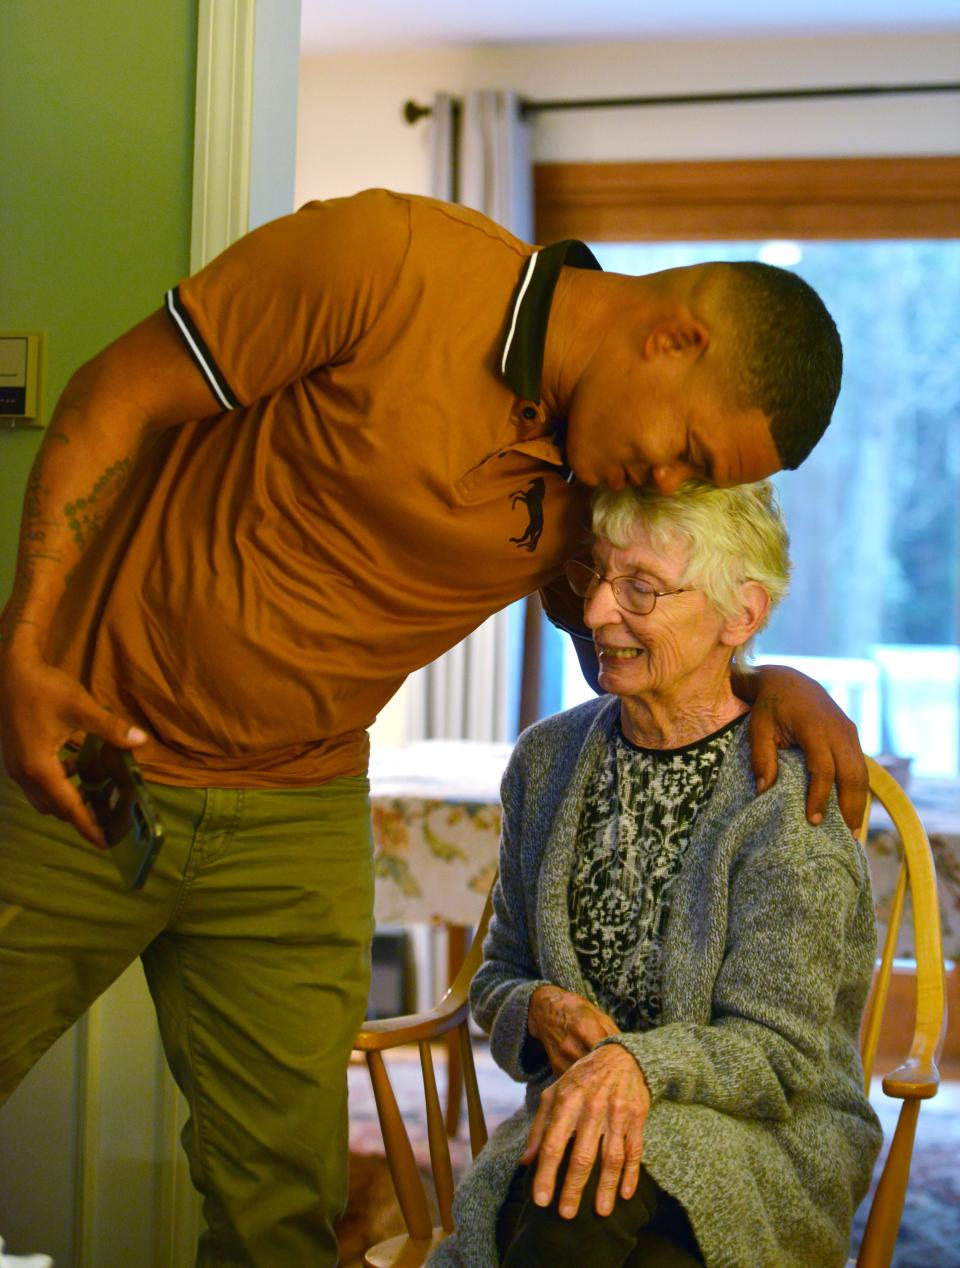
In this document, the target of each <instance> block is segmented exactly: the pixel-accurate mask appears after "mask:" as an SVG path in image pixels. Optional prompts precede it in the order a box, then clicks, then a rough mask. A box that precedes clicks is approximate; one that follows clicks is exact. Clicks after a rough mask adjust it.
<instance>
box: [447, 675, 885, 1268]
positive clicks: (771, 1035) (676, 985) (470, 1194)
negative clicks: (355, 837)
mask: <svg viewBox="0 0 960 1268" xmlns="http://www.w3.org/2000/svg"><path fill="white" fill-rule="evenodd" d="M619 707H620V702H619V700H618V699H616V698H610V697H606V698H600V699H598V700H593V701H590V702H589V703H587V704H585V705H581V706H580V707H579V708H576V709H572V710H569V711H568V712H566V713H562V714H558V715H556V716H555V717H552V718H548V719H547V720H546V721H544V722H540V723H538V724H537V725H536V726H533V727H531V728H530V729H529V730H528V731H526V732H525V733H524V734H523V735H522V736H521V737H520V739H519V741H518V742H517V746H516V749H515V751H514V753H513V756H512V758H511V761H510V764H509V766H508V768H507V772H506V774H505V776H504V780H503V787H502V798H503V840H502V845H501V851H500V879H499V881H498V883H497V887H496V890H495V894H494V899H495V902H494V916H493V920H492V921H491V925H490V931H489V934H488V936H487V940H486V942H485V944H484V954H485V959H484V963H483V965H482V966H481V968H480V970H479V971H478V973H477V975H476V977H475V979H474V983H473V989H472V992H471V1003H472V1007H473V1012H474V1015H475V1017H476V1018H477V1020H478V1022H479V1023H480V1025H481V1026H483V1027H484V1029H485V1030H487V1031H489V1034H490V1049H491V1052H492V1054H493V1056H494V1058H495V1060H496V1061H497V1062H498V1064H499V1065H501V1066H502V1067H503V1069H504V1070H506V1071H507V1072H508V1073H509V1074H510V1075H512V1077H513V1078H515V1079H517V1080H518V1081H520V1082H524V1083H526V1084H527V1093H526V1104H525V1105H524V1106H523V1108H521V1109H520V1110H519V1111H518V1112H517V1113H516V1114H515V1115H514V1116H513V1117H512V1118H510V1119H508V1120H507V1121H506V1122H505V1123H502V1124H501V1125H500V1127H499V1128H498V1129H497V1130H496V1131H495V1132H494V1134H493V1135H492V1137H491V1138H490V1140H489V1142H488V1143H487V1145H486V1147H485V1148H484V1150H483V1151H482V1153H481V1154H480V1156H479V1157H478V1158H477V1160H476V1162H475V1163H474V1165H473V1167H472V1169H471V1171H470V1172H469V1173H468V1175H467V1176H466V1177H465V1178H464V1180H463V1183H462V1184H461V1185H460V1188H459V1190H458V1192H457V1196H456V1200H455V1205H454V1220H455V1225H456V1232H455V1233H454V1234H453V1235H452V1236H451V1237H449V1238H447V1240H446V1241H444V1242H443V1243H442V1244H441V1245H440V1247H439V1248H438V1249H437V1250H436V1251H435V1252H434V1254H433V1256H432V1257H431V1259H430V1261H429V1262H430V1264H431V1265H432V1268H448V1266H453V1265H456V1266H457V1268H493V1266H494V1265H496V1264H497V1262H498V1258H497V1251H496V1241H495V1225H496V1216H497V1212H498V1211H499V1208H500V1206H501V1204H502V1202H503V1200H504V1198H505V1196H506V1192H507V1188H508V1186H509V1183H510V1179H511V1177H512V1175H513V1173H514V1171H515V1169H516V1167H517V1165H518V1160H519V1158H520V1155H521V1153H522V1152H523V1149H524V1146H525V1143H526V1139H527V1133H528V1131H529V1129H530V1124H531V1122H532V1119H533V1114H534V1112H535V1109H536V1106H537V1103H538V1100H539V1097H540V1093H541V1092H542V1090H543V1088H544V1087H545V1086H546V1085H547V1084H548V1083H549V1082H550V1081H551V1078H552V1076H551V1072H550V1068H549V1065H548V1064H547V1061H546V1055H545V1053H544V1050H543V1048H542V1046H541V1045H540V1044H538V1043H537V1042H536V1041H534V1040H532V1039H531V1038H530V1036H529V1034H528V1032H527V1011H528V1008H529V1004H530V996H531V995H532V993H533V991H534V990H535V989H536V988H537V987H538V986H541V985H543V984H544V983H547V982H553V983H555V984H556V985H558V986H561V987H563V988H564V989H566V990H570V991H576V992H578V993H579V994H581V995H583V996H585V997H586V998H588V999H590V998H592V996H591V991H590V987H589V985H588V984H587V982H586V981H585V980H584V979H583V977H582V975H581V972H580V969H579V965H578V961H577V956H576V953H575V951H574V948H573V945H572V943H571V939H570V934H569V917H568V908H567V886H568V879H569V876H570V871H571V864H572V858H573V849H574V843H575V835H576V827H577V822H578V819H579V812H580V806H581V802H582V798H583V791H584V787H585V783H586V779H587V776H588V773H589V771H590V770H591V768H592V767H593V766H594V764H595V763H596V761H597V760H598V759H599V754H600V752H601V749H602V746H603V745H604V744H606V743H607V742H608V741H609V738H610V735H611V734H612V733H613V731H614V729H615V727H616V726H617V722H618V717H619ZM805 796H806V770H805V767H804V765H803V761H802V759H801V757H800V755H799V754H797V753H795V752H783V753H781V755H780V774H779V777H778V779H777V782H776V784H775V785H774V787H773V788H772V789H770V790H769V791H768V792H766V793H765V794H764V795H763V796H762V797H759V798H758V797H756V796H755V790H754V785H753V777H752V775H751V772H750V766H749V758H748V750H747V743H746V735H745V734H741V736H740V737H738V738H737V739H736V740H735V741H734V743H733V744H731V746H730V748H729V750H728V752H727V754H726V756H725V758H724V761H723V764H722V766H721V769H720V773H719V775H718V777H717V781H716V784H715V785H714V791H713V793H712V795H711V797H710V799H709V801H708V802H707V804H706V805H704V806H703V807H702V808H701V810H700V812H699V814H698V817H697V820H696V822H695V824H694V828H693V832H692V835H691V838H690V842H689V846H688V848H687V852H686V855H685V858H684V862H683V865H682V868H681V872H680V874H679V876H678V877H677V879H676V881H675V883H674V886H673V889H672V891H671V906H670V911H669V915H668V919H667V924H666V928H665V931H664V948H663V974H664V976H663V1011H662V1021H661V1024H660V1025H659V1026H657V1027H656V1028H655V1029H653V1030H648V1031H643V1032H635V1033H628V1034H624V1035H622V1036H618V1037H615V1038H614V1039H611V1040H604V1042H619V1043H622V1044H623V1045H624V1047H626V1048H627V1049H628V1051H630V1052H631V1053H632V1054H633V1055H634V1056H635V1057H636V1059H637V1062H638V1063H639V1065H640V1067H641V1069H642V1070H643V1073H644V1076H645V1078H646V1081H647V1084H648V1085H649V1088H650V1095H651V1102H652V1103H651V1107H650V1113H649V1116H648V1118H647V1123H646V1132H645V1144H644V1156H643V1162H644V1165H645V1166H646V1168H647V1170H648V1171H649V1173H650V1174H651V1175H652V1177H653V1178H654V1180H656V1182H657V1183H658V1184H659V1185H660V1186H661V1187H662V1188H663V1189H665V1190H666V1191H667V1192H668V1193H671V1194H673V1195H674V1197H676V1198H677V1199H678V1200H679V1201H680V1202H681V1203H682V1204H683V1206H684V1207H685V1209H686V1211H687V1214H688V1216H689V1218H690V1222H691V1224H692V1225H693V1229H694V1232H695V1234H696V1237H697V1241H698V1243H699V1245H700V1249H701V1253H702V1254H703V1257H704V1259H705V1261H706V1263H707V1264H708V1265H710V1266H716V1268H830V1266H831V1265H840V1264H843V1263H844V1262H845V1261H846V1257H847V1248H848V1243H849V1238H850V1226H851V1223H852V1220H853V1214H854V1211H855V1210H856V1207H857V1205H858V1204H859V1203H860V1201H861V1199H862V1198H863V1196H864V1194H865V1193H866V1191H867V1187H868V1184H869V1180H870V1174H871V1171H872V1168H873V1163H874V1161H875V1159H876V1156H877V1152H878V1150H879V1148H880V1141H881V1132H880V1126H879V1123H878V1121H877V1118H876V1115H875V1114H874V1112H873V1110H872V1109H871V1107H870V1105H869V1103H868V1101H867V1100H866V1098H865V1097H864V1095H863V1091H862V1083H863V1075H862V1070H861V1065H860V1058H859V1053H858V1047H857V1034H858V1028H859V1023H860V1015H861V1012H862V1010H863V1005H864V1002H865V999H866V994H867V988H868V985H869V982H870V975H871V971H872V968H873V962H874V957H875V953H876V929H875V925H874V914H873V902H872V898H871V893H870V883H869V878H868V873H867V868H866V863H865V860H864V857H863V852H862V850H861V849H860V847H859V845H858V844H857V842H856V841H855V840H854V839H853V838H852V837H851V835H850V833H849V832H848V831H847V828H846V827H845V825H844V823H843V819H842V817H841V815H840V812H839V809H838V807H837V804H836V799H835V798H831V802H830V805H829V808H828V810H827V813H826V816H825V819H824V822H823V824H822V825H821V826H819V827H813V826H811V825H810V824H809V823H808V822H807V820H806V817H805V813H804V802H805Z"/></svg>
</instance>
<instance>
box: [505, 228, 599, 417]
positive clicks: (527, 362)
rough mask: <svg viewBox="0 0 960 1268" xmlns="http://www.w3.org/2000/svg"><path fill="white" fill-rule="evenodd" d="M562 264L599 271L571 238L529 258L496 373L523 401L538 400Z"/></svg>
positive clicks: (594, 260) (591, 256)
mask: <svg viewBox="0 0 960 1268" xmlns="http://www.w3.org/2000/svg"><path fill="white" fill-rule="evenodd" d="M565 264H568V265H571V266H572V267H573V268H577V269H599V268H600V263H599V261H598V260H597V258H596V256H595V255H594V254H593V252H592V251H591V250H590V248H589V247H587V246H584V244H583V243H582V242H577V241H576V239H574V238H568V239H566V240H565V241H563V242H555V243H553V245H552V246H549V247H543V249H542V250H540V251H535V252H534V254H533V255H531V257H530V259H529V260H528V261H527V264H526V267H525V268H524V270H523V274H522V276H521V278H520V284H519V286H518V287H517V293H516V296H515V298H514V301H513V308H512V309H511V313H510V324H509V326H508V328H507V338H506V342H505V343H504V345H503V356H502V358H501V361H500V371H501V373H502V374H503V377H504V378H505V379H506V381H507V383H508V384H509V385H510V387H511V388H512V389H513V390H514V392H516V393H517V395H518V396H521V397H523V399H524V400H527V401H536V402H537V403H539V401H540V376H541V374H542V372H543V350H544V346H545V344H546V342H547V323H548V321H549V320H550V304H551V301H552V300H553V292H554V288H555V287H556V285H557V278H558V277H559V276H560V270H561V269H562V268H563V266H564V265H565Z"/></svg>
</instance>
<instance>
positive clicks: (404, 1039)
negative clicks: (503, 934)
mask: <svg viewBox="0 0 960 1268" xmlns="http://www.w3.org/2000/svg"><path fill="white" fill-rule="evenodd" d="M492 909H493V908H492V900H491V896H490V894H488V895H487V901H486V902H485V903H484V907H483V913H482V914H481V916H480V923H479V925H477V931H476V933H475V934H474V938H473V942H472V943H471V944H470V950H469V951H468V952H467V954H466V957H465V959H464V961H463V964H461V966H460V971H459V972H458V973H457V976H456V977H455V978H454V979H453V983H452V984H451V986H450V989H449V990H448V991H447V993H446V995H444V997H443V999H442V1000H441V1001H440V1003H439V1004H437V1005H436V1006H435V1007H434V1008H429V1009H427V1011H426V1012H423V1013H407V1014H406V1015H405V1016H403V1017H383V1018H380V1019H379V1020H377V1021H365V1022H364V1023H363V1027H362V1029H361V1030H360V1033H359V1034H358V1035H357V1037H356V1039H355V1040H354V1041H353V1047H354V1051H358V1052H376V1051H378V1050H380V1049H384V1048H398V1047H400V1045H401V1044H405V1043H419V1042H420V1041H421V1040H425V1039H435V1038H436V1037H437V1036H438V1035H445V1034H446V1033H447V1031H448V1030H453V1029H454V1028H455V1027H456V1026H459V1025H460V1024H461V1022H464V1021H466V1019H467V1017H468V1016H469V1014H470V983H471V982H472V981H473V976H474V974H475V973H476V971H477V969H478V968H479V967H480V961H481V960H482V959H483V940H484V938H485V937H486V934H487V925H488V924H489V923H490V914H491V911H492Z"/></svg>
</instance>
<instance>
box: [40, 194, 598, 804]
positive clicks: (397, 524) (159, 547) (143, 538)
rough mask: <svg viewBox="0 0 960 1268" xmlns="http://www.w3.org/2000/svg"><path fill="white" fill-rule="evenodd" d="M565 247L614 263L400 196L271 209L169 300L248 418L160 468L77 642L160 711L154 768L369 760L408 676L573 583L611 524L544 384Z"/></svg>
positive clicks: (116, 687) (162, 460)
mask: <svg viewBox="0 0 960 1268" xmlns="http://www.w3.org/2000/svg"><path fill="white" fill-rule="evenodd" d="M565 262H566V263H567V264H574V265H576V266H578V267H597V265H596V261H595V260H593V257H592V256H591V255H590V253H589V252H588V251H587V249H586V248H585V247H583V246H582V244H580V243H562V244H557V246H555V247H551V248H547V249H546V250H544V251H541V252H537V250H536V248H534V247H531V246H528V245H526V244H525V243H523V242H520V241H518V240H517V239H516V238H514V237H513V236H512V235H510V234H509V233H507V232H506V231H505V230H503V229H501V228H499V227H498V226H496V225H494V224H493V223H491V222H490V221H489V220H487V219H486V218H485V217H483V216H481V215H479V214H477V213H474V212H472V211H469V210H466V209H464V208H462V207H457V206H451V205H449V204H445V203H439V202H434V201H432V200H429V199H422V198H416V197H408V196H401V195H397V194H392V193H388V192H386V191H383V190H374V191H368V192H366V193H363V194H359V195H356V196H355V197H352V198H347V199H338V200H334V201H330V202H318V203H311V204H309V205H308V206H306V207H304V208H303V209H302V210H301V211H299V212H297V213H296V214H295V215H292V216H287V217H285V218H283V219H281V220H278V221H274V222H273V223H271V224H268V225H265V226H264V227H263V228H261V229H258V230H256V231H254V232H253V233H251V234H248V235H247V236H246V237H245V238H243V239H241V241H239V242H237V243H236V244H235V245H233V246H232V247H230V248H229V249H228V250H227V251H225V252H224V253H223V254H222V255H221V256H219V257H218V258H217V259H215V260H214V261H213V262H212V263H211V264H209V265H208V266H207V267H206V268H204V269H203V270H201V272H199V273H198V274H196V276H194V277H191V278H189V279H187V280H186V281H183V282H181V284H180V285H179V287H177V288H176V289H175V290H174V291H172V292H171V293H170V294H169V296H168V297H167V307H168V310H169V313H170V316H171V320H173V321H175V322H176V324H177V328H178V329H179V331H180V333H181V335H182V337H183V339H184V341H185V344H186V346H187V347H188V348H189V350H190V353H191V355H192V356H193V358H194V359H195V361H196V363H197V365H198V366H199V368H200V369H201V371H202V373H203V374H204V375H205V377H206V378H207V381H208V383H209V384H210V388H211V391H212V392H213V393H214V396H215V397H216V399H217V400H218V402H219V403H220V405H221V406H222V412H220V413H217V414H215V415H214V416H212V417H210V418H207V419H202V420H199V421H196V422H192V423H188V424H186V425H184V426H182V427H179V428H177V429H175V430H172V431H171V432H168V433H164V435H163V436H162V437H161V438H160V439H159V441H158V442H157V443H156V444H155V445H154V446H153V448H152V449H151V450H150V452H149V453H148V454H147V455H146V456H145V457H144V458H143V459H142V461H141V462H140V463H139V464H138V468H137V470H136V471H135V473H134V476H133V478H132V480H131V484H130V486H129V495H128V496H125V498H124V500H123V505H122V506H121V507H119V508H118V510H117V512H116V514H115V516H114V518H113V520H112V522H111V523H110V525H109V526H108V530H107V532H106V533H105V534H104V535H103V540H102V541H101V542H100V543H99V544H98V548H97V549H96V550H95V551H94V552H93V554H92V555H91V556H90V557H89V558H88V559H85V560H84V562H83V564H82V568H81V574H80V575H78V576H77V577H76V578H75V579H74V582H73V584H72V585H71V587H70V589H69V591H68V596H67V599H66V601H65V603H64V605H63V613H62V618H61V621H60V629H59V633H58V635H57V636H56V638H55V639H54V644H53V645H54V649H55V650H56V649H57V648H59V649H60V651H61V655H60V659H61V661H62V663H64V664H66V665H68V666H69V667H72V668H75V669H76V670H77V671H78V672H80V674H81V677H82V678H83V680H84V681H85V682H87V684H88V685H89V687H90V690H91V691H92V692H93V694H94V696H95V698H97V699H98V700H100V701H101V702H102V703H104V704H105V705H107V706H108V707H111V708H114V709H116V710H117V711H120V712H122V713H124V714H125V715H126V716H129V717H131V718H132V719H133V720H134V721H136V722H138V723H139V724H141V725H142V726H143V727H144V728H145V729H146V730H147V732H148V733H149V735H150V736H151V741H150V743H149V745H147V746H145V747H144V749H143V750H141V754H140V756H141V759H142V760H141V764H142V766H143V768H144V770H145V771H146V772H147V774H148V775H149V776H150V777H151V778H153V779H156V780H159V781H160V782H165V783H171V784H183V785H193V786H199V785H214V786H221V787H237V786H246V787H288V786H298V785H309V784H315V783H319V782H322V781H323V780H326V779H330V778H333V777H334V776H337V775H344V774H356V773H359V772H362V771H363V770H364V769H365V767H366V759H367V738H366V730H365V729H366V727H367V726H369V725H370V723H372V722H373V720H374V718H375V717H376V715H377V713H378V711H379V710H380V709H381V708H382V707H383V705H384V704H385V703H386V701H387V700H388V699H389V698H390V697H391V696H392V695H393V693H394V692H395V691H396V690H397V688H398V687H399V686H400V684H401V683H402V682H403V679H404V678H405V676H406V675H407V674H408V673H410V672H411V671H412V670H414V669H416V668H418V667H419V666H421V665H424V664H427V663H428V662H429V661H431V660H433V659H435V657H437V656H438V655H440V654H441V653H442V652H443V651H445V650H446V649H447V648H449V647H451V646H452V645H453V644H454V643H456V642H458V641H459V640H460V639H462V638H463V637H465V635H467V634H468V633H469V632H470V631H471V630H473V629H475V628H476V627H477V626H478V625H479V624H480V623H481V622H482V621H483V620H484V619H485V618H486V617H488V616H489V615H490V614H491V613H492V612H495V611H497V610H498V609H500V608H502V607H504V606H505V605H507V604H508V603H511V602H512V601H514V600H515V599H518V598H520V597H521V596H523V595H526V594H529V593H530V592H531V591H533V590H535V589H537V588H538V587H540V586H543V585H544V584H545V583H548V582H550V581H551V580H552V579H555V578H556V577H557V575H558V572H559V570H560V568H561V565H562V563H563V561H564V560H565V559H566V558H567V557H569V555H570V554H571V552H572V551H573V550H574V549H576V548H577V544H578V543H582V542H583V540H584V534H585V531H586V525H587V510H586V508H587V491H586V490H584V489H582V488H580V487H579V486H577V485H576V484H571V483H568V482H567V479H566V477H567V475H568V473H567V471H566V468H565V466H564V459H563V454H562V452H561V450H560V448H559V446H558V443H557V438H556V436H555V434H554V427H555V424H554V423H553V422H552V421H551V420H550V419H548V418H547V417H546V416H545V411H544V409H543V407H542V406H541V405H540V404H539V396H540V390H539V388H540V370H541V365H542V357H543V344H544V339H545V334H546V323H547V318H548V316H549V306H550V299H551V296H552V293H553V285H554V283H555V281H556V278H557V276H558V275H559V272H560V268H561V266H562V264H563V263H565ZM571 598H572V596H571ZM575 611H576V604H575V603H574V604H571V606H570V612H571V613H572V612H575Z"/></svg>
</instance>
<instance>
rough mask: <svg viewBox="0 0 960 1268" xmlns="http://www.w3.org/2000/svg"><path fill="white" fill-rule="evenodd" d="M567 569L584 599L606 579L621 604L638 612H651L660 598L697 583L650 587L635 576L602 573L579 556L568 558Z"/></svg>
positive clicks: (589, 597)
mask: <svg viewBox="0 0 960 1268" xmlns="http://www.w3.org/2000/svg"><path fill="white" fill-rule="evenodd" d="M564 571H565V572H566V574H567V580H568V581H569V582H570V589H571V590H572V591H573V593H574V594H578V595H579V596H580V598H581V599H592V598H593V596H594V595H595V594H596V593H597V591H598V590H599V589H600V587H601V586H602V585H603V584H604V582H606V583H607V585H609V587H610V589H611V590H612V591H613V597H614V599H616V601H617V603H618V604H619V605H620V607H621V608H623V610H624V611H625V612H632V613H633V614H634V615H635V616H648V615H649V614H650V613H651V612H652V611H653V609H654V608H655V607H656V606H657V600H658V599H665V598H667V597H668V596H669V595H671V594H686V593H687V591H689V590H693V589H695V587H694V586H681V587H680V589H679V590H651V589H650V587H649V586H647V585H644V583H643V582H642V581H638V580H637V579H636V577H602V576H601V575H600V573H599V572H596V571H595V570H594V569H593V568H591V567H590V566H589V564H584V563H581V562H580V560H579V559H570V560H568V561H567V563H565V564H564Z"/></svg>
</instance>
